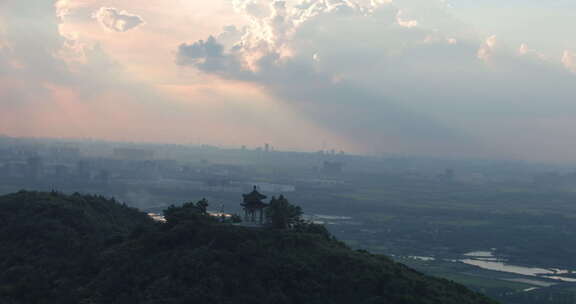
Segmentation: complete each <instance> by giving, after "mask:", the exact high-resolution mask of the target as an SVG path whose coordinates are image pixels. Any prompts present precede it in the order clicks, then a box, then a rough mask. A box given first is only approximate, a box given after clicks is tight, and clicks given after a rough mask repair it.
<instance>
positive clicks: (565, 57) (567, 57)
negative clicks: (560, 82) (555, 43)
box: [562, 50, 576, 73]
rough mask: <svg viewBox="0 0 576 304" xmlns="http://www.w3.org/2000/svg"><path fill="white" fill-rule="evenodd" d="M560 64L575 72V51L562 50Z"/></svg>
mask: <svg viewBox="0 0 576 304" xmlns="http://www.w3.org/2000/svg"><path fill="white" fill-rule="evenodd" d="M562 64H564V67H565V68H566V69H568V70H569V71H572V72H574V73H576V53H575V52H571V51H568V50H566V51H564V53H563V54H562Z"/></svg>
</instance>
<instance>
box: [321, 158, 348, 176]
mask: <svg viewBox="0 0 576 304" xmlns="http://www.w3.org/2000/svg"><path fill="white" fill-rule="evenodd" d="M343 168H344V163H342V162H337V161H324V163H323V164H322V172H323V173H324V174H328V175H337V174H340V173H342V169H343Z"/></svg>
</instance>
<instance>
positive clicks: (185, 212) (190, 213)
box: [164, 198, 209, 223]
mask: <svg viewBox="0 0 576 304" xmlns="http://www.w3.org/2000/svg"><path fill="white" fill-rule="evenodd" d="M207 210H208V201H207V200H206V199H205V198H204V199H202V200H200V201H198V202H197V203H193V202H188V203H184V204H183V205H182V206H181V207H176V206H174V205H172V206H170V207H168V209H166V210H164V217H165V218H166V221H167V222H168V223H177V222H180V221H183V220H201V219H205V218H209V216H208V211H207Z"/></svg>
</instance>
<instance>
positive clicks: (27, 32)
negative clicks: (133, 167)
mask: <svg viewBox="0 0 576 304" xmlns="http://www.w3.org/2000/svg"><path fill="white" fill-rule="evenodd" d="M574 15H576V2H574V1H567V0H554V1H553V0H550V1H539V0H538V1H537V0H507V1H496V0H484V1H473V0H445V1H442V0H304V1H300V0H289V1H274V0H211V1H201V0H162V1H160V0H151V1H136V0H105V1H102V0H58V1H57V0H27V1H21V0H0V134H4V135H8V136H24V137H53V138H54V137H55V138H95V139H104V140H120V141H138V142H140V141H144V142H164V143H180V144H190V143H193V144H199V143H203V144H212V145H220V146H229V147H240V146H242V145H245V146H248V147H256V146H262V145H264V143H269V144H271V145H273V146H275V147H277V148H278V149H283V150H304V151H316V150H319V149H324V148H328V149H336V150H343V151H346V152H349V153H360V154H371V155H373V154H388V153H394V154H409V155H434V156H444V157H488V158H508V159H522V160H530V161H554V162H574V161H576V153H572V152H573V151H574V150H575V149H576V133H574V132H572V130H574V129H576V128H575V127H576V119H574V118H575V115H576V104H575V102H576V101H575V100H574V97H575V96H576V94H575V93H576V33H575V29H576V19H575V18H572V16H574Z"/></svg>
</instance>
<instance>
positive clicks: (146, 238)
mask: <svg viewBox="0 0 576 304" xmlns="http://www.w3.org/2000/svg"><path fill="white" fill-rule="evenodd" d="M174 211H176V212H174ZM181 211H186V212H188V211H187V210H184V209H182V210H178V208H176V209H172V213H173V214H177V215H178V217H177V218H173V219H172V220H169V222H168V223H166V224H159V223H153V222H152V221H151V220H150V219H149V218H148V217H147V216H146V215H145V214H144V213H141V212H138V211H136V210H134V209H131V208H128V207H125V206H123V205H120V204H118V203H116V202H115V201H113V200H108V199H105V198H102V197H94V196H83V195H72V196H66V195H61V194H56V193H33V192H20V193H17V194H14V195H9V196H4V197H0V216H1V219H0V220H1V222H0V223H1V224H0V267H1V268H0V303H18V304H19V303H95V304H100V303H102V304H104V303H106V304H112V303H118V304H120V303H122V304H130V303H146V304H148V303H150V304H152V303H170V304H171V303H230V304H231V303H271V304H272V303H274V304H282V303H295V304H296V303H303V304H315V303H406V304H408V303H410V304H418V303H423V304H424V303H426V304H428V303H430V304H432V303H438V304H440V303H441V304H451V303H454V304H467V303H478V304H480V303H486V304H488V303H495V302H493V301H491V300H489V299H487V298H485V297H483V296H481V295H479V294H476V293H474V292H471V291H469V290H468V289H466V288H465V287H463V286H461V285H459V284H456V283H453V282H450V281H447V280H443V279H436V278H431V277H427V276H424V275H422V274H420V273H418V272H416V271H414V270H412V269H409V268H407V267H406V266H403V265H401V264H398V263H395V262H393V261H391V260H390V259H388V258H386V257H384V256H379V255H372V254H370V253H367V252H360V251H353V250H351V249H349V248H348V247H346V246H345V245H344V244H342V243H341V242H338V241H336V240H334V239H333V238H332V237H331V236H329V235H328V234H327V233H326V231H325V230H324V229H322V228H321V227H314V226H310V227H308V228H306V229H301V231H282V230H271V229H254V228H245V227H238V226H233V225H231V224H222V223H218V222H216V221H215V220H213V219H211V218H209V217H207V216H201V215H198V214H192V215H190V214H189V215H186V212H181Z"/></svg>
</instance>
